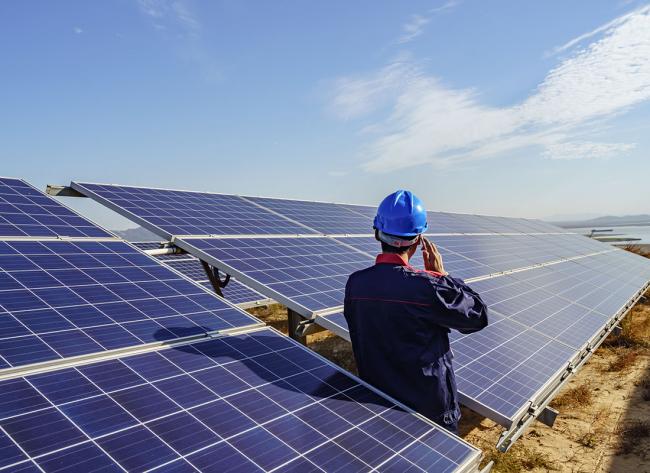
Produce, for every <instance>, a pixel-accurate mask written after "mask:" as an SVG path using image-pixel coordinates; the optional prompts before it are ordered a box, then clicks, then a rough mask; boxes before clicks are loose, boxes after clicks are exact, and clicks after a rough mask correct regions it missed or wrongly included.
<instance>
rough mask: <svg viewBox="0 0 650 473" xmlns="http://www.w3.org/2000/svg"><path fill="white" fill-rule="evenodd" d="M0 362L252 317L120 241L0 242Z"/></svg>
mask: <svg viewBox="0 0 650 473" xmlns="http://www.w3.org/2000/svg"><path fill="white" fill-rule="evenodd" d="M0 321H1V322H0V323H1V326H2V330H0V362H1V363H2V364H3V365H5V366H7V365H8V366H20V365H25V364H31V363H36V362H41V361H46V360H52V359H58V358H66V357H70V356H76V355H84V354H88V353H95V352H99V351H103V350H111V349H116V348H123V347H127V346H133V345H138V344H143V343H148V342H153V341H162V340H168V339H173V338H178V337H183V336H189V335H195V334H201V333H205V332H206V331H212V330H224V329H231V328H233V327H240V326H247V325H253V324H257V323H259V322H258V321H257V320H256V319H254V318H253V317H251V316H249V315H247V314H246V313H244V312H242V311H240V310H238V309H236V308H234V307H231V306H229V305H228V304H226V303H225V302H223V301H222V300H220V299H218V298H217V297H215V296H213V295H211V294H209V293H208V292H207V291H205V290H204V289H202V288H200V287H199V286H197V285H195V284H193V283H191V282H189V281H187V280H186V279H184V278H182V277H181V276H179V275H178V274H176V273H174V272H172V271H170V270H169V269H166V268H165V267H163V266H161V265H160V264H158V263H157V262H156V261H155V260H153V259H152V258H150V257H148V256H146V255H143V254H142V253H140V252H139V251H138V250H136V249H135V248H133V247H131V246H130V245H128V244H127V243H124V242H121V241H104V242H92V241H76V242H72V241H41V242H38V241H6V242H0Z"/></svg>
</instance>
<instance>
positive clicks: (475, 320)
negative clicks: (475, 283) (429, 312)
mask: <svg viewBox="0 0 650 473" xmlns="http://www.w3.org/2000/svg"><path fill="white" fill-rule="evenodd" d="M431 284H432V286H433V290H434V291H433V292H434V301H433V302H434V310H433V317H434V322H435V323H436V324H438V325H441V326H443V327H447V328H450V329H455V330H458V331H460V332H461V333H472V332H477V331H479V330H481V329H483V328H485V327H486V326H487V324H488V309H487V305H485V303H484V302H483V300H482V299H481V296H479V295H478V293H476V292H475V291H474V290H473V289H472V288H470V287H469V286H468V285H467V284H465V282H464V281H463V280H462V279H459V278H452V277H451V276H443V277H438V278H433V279H432V281H431Z"/></svg>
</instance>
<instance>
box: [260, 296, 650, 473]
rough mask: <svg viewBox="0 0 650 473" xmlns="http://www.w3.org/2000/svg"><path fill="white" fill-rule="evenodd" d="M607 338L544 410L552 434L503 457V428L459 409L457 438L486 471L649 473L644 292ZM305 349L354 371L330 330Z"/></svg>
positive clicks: (649, 307)
mask: <svg viewBox="0 0 650 473" xmlns="http://www.w3.org/2000/svg"><path fill="white" fill-rule="evenodd" d="M250 311H251V312H252V313H254V314H255V315H257V316H258V317H260V318H261V319H262V320H264V321H265V322H266V323H267V324H269V325H272V326H273V327H275V328H277V329H279V330H281V331H283V332H284V333H286V332H287V322H286V310H285V309H284V308H283V307H282V306H278V305H273V306H268V307H259V308H255V309H251V310H250ZM622 325H623V331H622V333H621V334H620V335H617V336H615V335H610V337H609V338H608V339H607V340H606V341H605V343H604V344H603V346H601V348H599V349H598V350H597V351H596V353H595V354H594V355H593V356H592V358H591V359H590V360H589V361H588V362H587V363H586V364H585V366H584V367H583V369H582V370H581V371H580V372H579V373H578V374H577V375H576V376H574V377H573V379H572V380H571V381H570V382H569V383H568V385H567V386H565V388H564V389H563V391H562V392H561V393H560V395H559V396H558V397H556V399H555V400H554V401H553V403H552V404H551V406H553V407H554V408H556V409H557V410H559V411H560V415H559V416H558V418H557V420H556V422H555V425H554V427H553V428H552V429H551V428H549V427H546V426H545V425H543V424H541V423H539V422H536V423H534V424H533V425H532V426H531V427H530V428H529V429H528V431H527V433H526V434H525V435H524V436H522V437H521V438H520V439H519V440H518V441H517V442H516V443H515V445H514V446H513V447H512V448H511V449H510V450H509V451H508V453H506V454H502V453H499V452H497V451H496V450H495V448H494V445H495V444H496V442H497V439H498V438H499V434H500V433H501V431H502V428H501V427H500V426H499V425H497V424H495V423H494V422H492V421H490V420H488V419H485V418H483V417H481V416H479V415H478V414H476V413H474V412H472V411H470V410H468V409H464V410H463V419H462V421H461V425H460V432H461V436H462V437H463V438H464V439H465V440H467V441H468V442H470V443H472V444H474V445H476V446H478V447H480V448H481V449H482V450H483V452H484V454H485V459H484V463H487V461H489V460H493V461H494V463H495V465H494V468H493V470H492V471H494V472H498V473H501V472H503V473H515V472H519V471H532V472H546V471H559V472H571V473H604V472H613V473H619V472H620V473H625V472H633V473H650V291H649V292H648V293H647V294H646V298H645V300H643V299H642V300H641V301H640V302H639V303H638V304H637V305H636V306H635V307H634V308H633V309H632V311H631V312H630V313H629V314H628V315H627V317H626V318H625V319H624V321H623V324H622ZM308 345H309V347H310V348H312V349H313V350H315V351H317V352H318V353H320V354H321V355H323V356H325V357H326V358H328V359H330V360H332V361H333V362H335V363H337V364H338V365H340V366H342V367H343V368H345V369H346V370H348V371H350V372H353V373H355V372H356V367H355V366H354V359H353V357H352V351H351V346H350V344H349V343H348V342H346V341H344V340H342V339H341V338H339V337H336V336H334V335H332V334H330V333H329V332H320V333H318V334H315V335H310V336H309V337H308Z"/></svg>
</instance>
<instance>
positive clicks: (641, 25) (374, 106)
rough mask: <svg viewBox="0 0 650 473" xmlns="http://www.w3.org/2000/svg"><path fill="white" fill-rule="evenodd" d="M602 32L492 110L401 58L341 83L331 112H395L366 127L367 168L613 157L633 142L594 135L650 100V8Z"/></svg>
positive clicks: (471, 93) (361, 114) (471, 94)
mask: <svg viewBox="0 0 650 473" xmlns="http://www.w3.org/2000/svg"><path fill="white" fill-rule="evenodd" d="M599 33H600V39H598V40H595V41H593V42H592V43H591V44H589V45H587V46H586V47H584V48H582V49H578V50H574V51H573V52H572V53H571V54H570V55H569V57H568V58H566V59H564V60H563V61H561V62H560V63H559V65H558V66H557V67H555V68H554V69H553V70H551V71H550V72H549V73H548V74H547V76H546V77H545V78H544V80H543V81H542V82H541V84H539V86H538V87H537V89H536V90H535V91H533V92H532V93H531V95H530V96H529V97H528V98H526V99H525V100H523V101H522V102H520V103H518V104H514V105H512V106H508V107H492V106H488V105H485V104H483V103H481V100H480V97H479V95H478V93H477V92H476V91H475V90H472V89H454V88H451V87H449V86H448V85H446V84H444V83H442V82H441V81H440V79H438V78H436V77H432V76H429V75H427V74H425V73H424V72H423V71H422V70H421V69H420V68H418V67H417V65H416V64H415V63H414V61H412V60H409V59H403V58H400V60H398V61H395V62H392V63H390V64H388V65H387V66H386V67H385V68H383V69H382V70H379V71H377V72H375V73H372V74H368V75H365V76H357V77H352V78H349V77H348V78H341V79H339V80H338V81H337V82H336V86H337V89H336V93H335V94H334V99H333V101H332V106H333V107H334V108H335V110H336V113H337V114H338V116H340V117H344V118H348V119H349V118H361V117H364V116H368V115H370V114H371V113H372V112H377V111H378V110H380V108H379V107H383V108H388V109H389V112H388V114H387V116H386V117H385V118H384V119H383V120H380V121H377V120H374V121H371V122H370V123H369V124H368V123H364V125H363V128H362V129H363V130H364V131H365V132H366V133H371V134H372V136H374V138H373V139H372V140H371V142H369V143H368V144H367V146H366V148H365V149H364V156H368V157H369V158H368V159H367V161H366V162H365V164H364V168H365V169H366V170H368V171H377V172H382V171H388V170H394V169H399V168H406V167H410V166H416V165H422V164H430V165H434V166H437V167H447V166H452V165H456V164H457V163H459V162H463V161H467V160H473V159H482V158H487V157H490V156H495V155H498V154H503V153H507V152H511V151H513V150H515V149H521V148H526V147H538V148H539V149H540V150H542V155H543V156H545V157H547V158H552V159H567V158H569V157H572V158H574V159H581V158H586V157H600V158H602V157H609V156H613V155H615V154H619V153H623V152H626V151H629V150H630V149H631V148H632V147H633V146H634V145H633V144H629V143H598V142H596V141H595V140H594V138H593V137H594V135H595V134H596V133H597V131H598V123H602V122H603V121H604V120H607V119H609V118H611V117H612V116H615V115H618V114H622V113H624V112H625V111H627V110H628V109H629V108H631V107H633V106H635V105H637V104H640V103H642V102H645V101H647V100H649V99H650V10H649V9H648V8H645V9H639V10H637V11H635V12H633V13H632V14H627V15H624V16H623V17H621V18H617V19H616V20H614V21H612V22H609V23H608V24H607V27H606V28H605V27H603V28H601V29H600V31H599ZM595 35H596V33H594V34H592V35H590V36H589V38H592V37H594V36H595ZM576 44H577V43H576ZM374 115H376V114H374Z"/></svg>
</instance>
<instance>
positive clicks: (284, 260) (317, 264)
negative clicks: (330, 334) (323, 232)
mask: <svg viewBox="0 0 650 473" xmlns="http://www.w3.org/2000/svg"><path fill="white" fill-rule="evenodd" d="M177 244H178V245H179V246H181V247H183V248H184V249H186V250H187V251H188V252H191V253H193V254H196V255H197V256H199V257H204V256H202V255H201V254H199V253H198V252H201V253H203V254H204V255H206V256H207V257H210V258H213V259H215V260H218V261H219V262H220V264H219V265H217V267H219V266H224V267H223V268H222V269H223V270H224V271H228V272H230V271H231V270H230V269H228V267H230V268H232V269H233V270H235V271H237V272H239V273H241V274H242V275H243V276H245V277H248V278H250V279H252V280H254V282H255V283H257V284H260V285H263V286H265V287H266V288H268V289H270V291H269V292H268V293H267V295H268V296H269V297H272V298H273V299H276V300H279V301H280V302H283V303H285V304H287V305H291V304H292V303H293V304H294V305H295V304H298V305H300V306H302V307H304V308H306V309H307V310H309V311H316V310H321V309H325V308H328V307H335V306H338V305H341V304H342V302H343V292H344V290H345V283H346V282H347V279H348V276H349V275H350V274H351V273H353V272H354V271H357V270H359V269H363V268H366V267H368V266H370V265H372V264H373V261H374V258H372V257H370V256H368V255H364V254H362V253H359V252H358V251H356V250H354V249H352V248H349V247H346V246H344V245H341V244H340V243H338V242H337V241H335V240H334V239H332V238H324V237H320V238H219V239H216V238H212V239H188V238H184V239H180V240H177ZM197 250H198V252H197ZM237 276H239V275H237ZM240 279H242V278H240ZM246 282H247V283H248V281H246ZM271 291H273V293H271ZM278 297H280V298H282V300H280V299H278Z"/></svg>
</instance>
